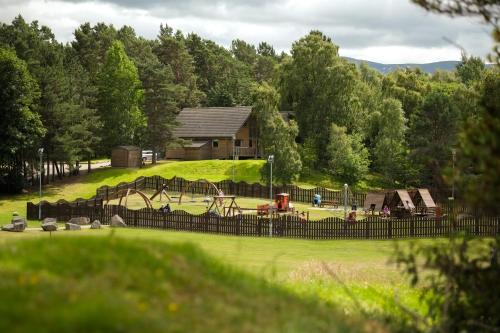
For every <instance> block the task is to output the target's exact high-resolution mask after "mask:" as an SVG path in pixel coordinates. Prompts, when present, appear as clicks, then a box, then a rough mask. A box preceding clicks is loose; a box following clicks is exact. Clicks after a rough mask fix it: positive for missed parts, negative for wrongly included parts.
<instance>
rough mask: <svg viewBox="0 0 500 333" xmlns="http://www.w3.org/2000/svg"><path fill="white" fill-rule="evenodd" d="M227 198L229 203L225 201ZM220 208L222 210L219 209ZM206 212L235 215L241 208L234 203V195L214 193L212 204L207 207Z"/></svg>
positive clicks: (240, 211) (225, 215) (239, 212)
mask: <svg viewBox="0 0 500 333" xmlns="http://www.w3.org/2000/svg"><path fill="white" fill-rule="evenodd" d="M227 200H229V202H230V203H229V205H228V206H226V205H225V203H226V202H227ZM221 208H222V210H221ZM207 211H208V212H215V213H216V214H218V215H220V216H224V217H227V216H235V215H237V213H238V214H241V213H242V209H241V208H240V206H238V204H237V203H236V196H235V195H214V197H213V201H212V204H211V205H210V206H209V207H208V208H207Z"/></svg>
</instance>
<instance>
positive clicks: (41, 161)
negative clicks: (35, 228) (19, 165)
mask: <svg viewBox="0 0 500 333" xmlns="http://www.w3.org/2000/svg"><path fill="white" fill-rule="evenodd" d="M38 155H40V175H39V177H38V178H39V185H40V186H39V187H40V202H39V203H38V219H39V220H41V219H42V167H43V148H40V149H38Z"/></svg>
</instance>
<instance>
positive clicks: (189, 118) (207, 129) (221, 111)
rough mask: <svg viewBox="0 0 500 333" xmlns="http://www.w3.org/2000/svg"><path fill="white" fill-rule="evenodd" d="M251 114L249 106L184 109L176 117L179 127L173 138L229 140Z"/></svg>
mask: <svg viewBox="0 0 500 333" xmlns="http://www.w3.org/2000/svg"><path fill="white" fill-rule="evenodd" d="M251 112H252V108H251V107H249V106H237V107H206V108H186V109H183V110H182V111H181V112H180V113H179V115H178V116H177V121H178V122H179V126H178V127H177V128H176V129H175V130H174V136H176V137H178V138H223V137H229V138H230V137H232V136H233V135H235V134H236V133H237V132H238V130H239V129H240V128H241V127H242V126H243V124H244V123H245V121H247V119H248V117H249V116H250V114H251Z"/></svg>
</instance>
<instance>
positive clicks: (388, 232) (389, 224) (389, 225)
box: [387, 219, 392, 238]
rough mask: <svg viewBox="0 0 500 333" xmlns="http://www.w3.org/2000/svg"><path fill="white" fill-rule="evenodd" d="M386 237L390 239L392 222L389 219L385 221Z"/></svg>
mask: <svg viewBox="0 0 500 333" xmlns="http://www.w3.org/2000/svg"><path fill="white" fill-rule="evenodd" d="M387 236H388V237H389V238H392V220H391V219H389V220H388V221H387Z"/></svg>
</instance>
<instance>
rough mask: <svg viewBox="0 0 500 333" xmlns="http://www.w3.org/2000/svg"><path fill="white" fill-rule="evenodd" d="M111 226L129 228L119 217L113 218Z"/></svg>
mask: <svg viewBox="0 0 500 333" xmlns="http://www.w3.org/2000/svg"><path fill="white" fill-rule="evenodd" d="M109 225H110V226H111V227H126V226H127V224H126V223H125V222H124V221H123V219H122V218H121V217H120V216H118V215H114V216H113V217H112V218H111V223H110V224H109Z"/></svg>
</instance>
